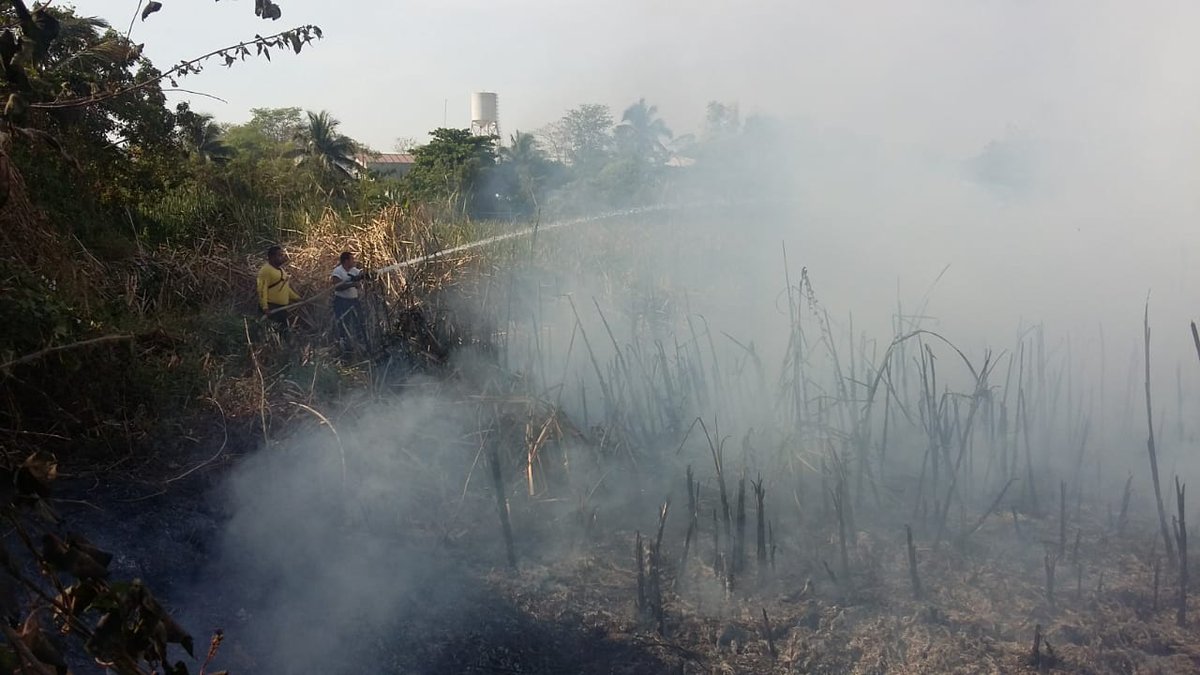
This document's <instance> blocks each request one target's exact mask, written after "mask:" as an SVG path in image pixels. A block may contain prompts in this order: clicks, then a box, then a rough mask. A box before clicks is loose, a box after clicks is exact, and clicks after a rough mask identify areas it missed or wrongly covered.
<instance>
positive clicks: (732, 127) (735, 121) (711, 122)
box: [704, 101, 742, 141]
mask: <svg viewBox="0 0 1200 675" xmlns="http://www.w3.org/2000/svg"><path fill="white" fill-rule="evenodd" d="M741 126H742V122H741V114H740V112H739V111H738V105H737V104H736V103H731V104H725V103H721V102H720V101H709V102H708V105H707V106H705V108H704V140H706V141H709V140H714V139H718V138H728V137H730V136H733V135H734V134H736V133H738V131H740V130H741Z"/></svg>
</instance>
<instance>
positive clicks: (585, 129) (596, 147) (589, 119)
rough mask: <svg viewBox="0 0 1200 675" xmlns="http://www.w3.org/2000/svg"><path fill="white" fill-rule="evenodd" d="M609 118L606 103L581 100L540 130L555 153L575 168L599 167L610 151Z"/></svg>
mask: <svg viewBox="0 0 1200 675" xmlns="http://www.w3.org/2000/svg"><path fill="white" fill-rule="evenodd" d="M612 128H613V118H612V113H611V112H610V111H609V109H608V106H604V105H600V104H598V103H585V104H583V105H581V106H579V107H578V108H572V109H571V110H568V111H567V114H566V115H564V116H563V117H562V119H560V120H559V121H557V122H555V123H554V124H552V125H550V128H549V129H548V130H547V131H546V132H545V133H544V136H545V138H546V141H547V143H548V144H549V145H550V146H551V148H552V150H553V152H554V154H555V156H556V157H557V158H558V159H559V160H560V161H563V162H566V163H568V164H570V165H571V166H573V167H575V168H576V169H577V170H580V171H584V172H589V171H596V170H599V168H600V167H601V166H603V165H604V162H606V161H608V158H609V156H610V154H611V151H612V143H613V137H612Z"/></svg>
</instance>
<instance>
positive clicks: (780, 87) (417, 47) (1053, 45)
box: [76, 0, 1200, 152]
mask: <svg viewBox="0 0 1200 675" xmlns="http://www.w3.org/2000/svg"><path fill="white" fill-rule="evenodd" d="M280 4H281V6H282V8H283V18H282V19H281V20H279V21H276V22H269V21H268V22H264V21H261V20H259V19H258V18H257V17H255V16H254V15H253V11H252V3H251V0H221V1H220V2H216V3H214V2H208V1H203V0H164V1H163V5H164V7H163V9H162V11H161V12H159V13H158V14H156V15H153V16H152V17H151V18H150V19H149V20H148V21H146V22H144V23H143V22H141V21H138V22H136V24H135V26H134V30H133V38H134V39H135V41H137V42H145V44H146V52H147V53H148V54H149V55H150V57H151V58H153V59H154V60H155V61H156V63H158V64H159V65H160V66H162V65H165V64H169V63H173V62H177V61H179V60H181V59H184V58H188V57H192V56H196V55H198V54H201V53H203V52H205V51H208V50H210V49H212V48H215V47H218V46H223V45H226V44H231V43H234V42H237V41H239V40H241V39H245V38H248V37H250V36H252V35H254V34H255V33H262V34H268V33H269V32H274V31H277V30H282V29H284V28H287V27H290V26H293V25H298V24H305V23H311V24H316V25H319V26H320V27H321V28H322V29H324V31H325V36H326V38H325V40H324V41H323V42H321V43H320V44H318V45H317V46H316V47H315V48H314V49H313V50H312V51H306V52H305V53H303V54H301V55H299V56H294V55H293V56H286V57H282V56H283V55H281V57H282V58H276V59H275V61H274V62H273V63H266V62H265V61H263V62H255V63H246V64H239V65H237V66H235V67H234V68H233V69H231V70H226V69H224V68H221V67H219V66H216V65H214V67H212V68H211V69H210V70H209V72H206V73H204V74H202V75H200V76H196V77H192V78H189V79H188V83H187V84H186V85H184V86H186V87H188V88H193V89H199V90H202V91H205V92H208V93H211V94H214V95H217V96H220V97H222V98H224V99H226V100H227V101H229V103H228V104H227V105H226V104H222V103H218V102H215V101H210V100H201V101H200V102H198V104H197V107H199V108H202V109H205V110H208V111H210V112H213V113H215V114H216V115H217V116H218V117H219V118H221V119H226V120H234V121H236V120H241V119H244V118H245V117H246V116H247V109H249V108H251V107H256V106H287V105H298V106H303V107H306V108H327V109H329V110H331V111H333V112H334V113H335V114H336V115H337V116H338V117H339V118H340V119H342V120H343V122H344V127H345V131H346V132H347V133H349V134H350V135H352V136H355V137H357V138H360V139H361V140H364V141H366V142H368V143H370V144H372V145H374V146H377V147H380V148H382V149H387V148H390V146H391V145H392V143H393V140H394V139H395V138H396V137H398V136H412V137H418V138H424V135H425V133H426V132H427V131H428V130H430V129H431V128H433V127H435V126H440V125H441V124H442V122H443V114H444V111H445V112H446V114H447V117H446V121H447V123H449V124H450V125H457V126H466V125H467V124H468V122H469V119H468V117H469V95H470V92H472V91H476V90H491V91H496V92H498V93H499V94H500V107H501V124H502V127H503V129H504V130H506V131H512V130H514V129H522V130H526V129H534V128H537V127H540V126H542V125H543V124H545V123H547V122H549V121H551V120H553V119H555V118H556V117H558V116H560V115H561V113H562V112H563V111H564V110H566V109H567V108H569V107H572V106H574V105H577V104H579V103H583V102H592V101H594V102H599V103H606V104H609V105H611V106H613V108H614V110H616V111H617V112H618V114H619V110H620V108H621V107H623V106H625V105H627V104H628V103H630V102H632V101H634V100H636V99H637V98H638V97H639V96H645V97H646V98H647V99H648V100H649V101H650V102H652V103H656V104H657V105H658V106H659V108H660V110H661V112H662V114H663V115H664V117H665V118H666V119H667V121H668V122H669V123H670V124H671V125H672V126H673V127H674V128H675V129H676V130H677V131H679V132H686V131H691V130H694V129H695V128H696V127H697V126H698V124H699V121H700V119H701V116H702V114H703V107H704V104H705V103H706V102H707V101H709V100H712V99H720V100H725V101H738V102H740V104H741V106H742V110H743V112H744V113H750V112H755V111H762V112H770V113H773V114H779V115H783V116H802V117H805V118H808V119H810V120H813V121H815V122H817V123H819V124H822V125H832V126H837V127H844V128H848V129H853V130H855V131H857V132H859V133H864V134H868V135H871V136H875V137H881V138H884V139H887V140H889V141H892V140H894V141H898V142H903V143H909V142H915V143H917V144H921V145H925V144H932V145H935V146H937V147H940V148H945V149H947V150H949V151H952V152H953V151H959V150H962V149H965V148H973V147H977V146H978V145H979V144H981V142H984V141H986V140H987V139H988V138H990V137H993V136H996V135H998V134H1000V133H1002V132H1003V131H1004V129H1005V128H1006V127H1009V126H1015V127H1019V128H1022V129H1030V130H1036V131H1038V132H1039V133H1043V134H1066V133H1078V134H1086V133H1087V132H1089V131H1095V130H1096V128H1097V126H1100V127H1105V128H1107V129H1108V130H1110V131H1114V130H1112V129H1111V128H1112V127H1114V126H1120V125H1127V126H1131V127H1136V126H1140V125H1146V124H1152V125H1159V124H1161V125H1166V126H1170V125H1174V124H1178V123H1180V122H1181V121H1183V120H1196V119H1200V103H1198V95H1197V94H1198V90H1197V87H1196V86H1195V84H1194V82H1195V79H1196V78H1194V77H1193V74H1194V68H1193V65H1194V64H1195V63H1197V62H1198V61H1200V53H1198V52H1200V48H1197V47H1196V46H1194V45H1193V44H1192V43H1191V41H1190V40H1189V33H1188V27H1189V26H1194V25H1195V20H1196V19H1197V18H1200V6H1197V5H1195V4H1194V3H1185V2H1178V3H1128V2H1095V1H1092V2H1055V3H1043V2H1027V1H1011V2H1010V1H1005V2H999V1H993V2H977V1H964V2H948V1H942V2H920V1H910V2H902V3H897V2H877V3H870V2H867V3H829V2H821V3H815V2H796V1H795V0H787V1H779V0H758V1H753V2H746V3H733V2H714V1H712V0H697V1H694V2H686V3H667V2H661V1H655V0H651V1H647V0H608V1H605V2H596V1H592V2H580V1H578V0H507V1H504V2H495V1H481V0H438V1H436V2H431V1H415V2H414V1H390V0H389V1H378V2H354V3H345V2H328V1H325V2H318V1H317V0H281V2H280ZM136 5H137V3H136V2H132V1H126V0H122V1H121V2H116V1H114V0H78V1H77V3H76V6H77V8H78V9H79V11H80V12H81V13H84V14H91V15H99V16H103V17H105V18H108V19H109V20H110V21H111V22H112V23H113V24H114V25H117V26H120V27H122V28H123V27H125V26H127V25H128V23H129V19H130V17H132V16H133V14H134V10H135V8H136ZM1097 105H1100V106H1104V108H1105V109H1104V110H1103V112H1102V114H1101V115H1100V116H1099V117H1098V118H1092V117H1091V116H1090V115H1089V114H1087V113H1088V111H1089V110H1093V109H1094V106H1097ZM1114 133H1117V134H1120V131H1119V130H1116V131H1114ZM1189 140H1190V141H1194V140H1195V139H1194V138H1192V139H1189ZM1193 149H1195V147H1194V146H1193Z"/></svg>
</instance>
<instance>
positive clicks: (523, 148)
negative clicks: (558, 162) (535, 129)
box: [500, 131, 545, 166]
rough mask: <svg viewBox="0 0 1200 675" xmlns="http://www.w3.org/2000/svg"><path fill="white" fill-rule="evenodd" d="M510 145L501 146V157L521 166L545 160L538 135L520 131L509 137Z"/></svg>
mask: <svg viewBox="0 0 1200 675" xmlns="http://www.w3.org/2000/svg"><path fill="white" fill-rule="evenodd" d="M508 141H509V145H508V147H506V148H500V159H501V160H502V161H505V162H512V163H513V164H517V165H519V166H531V165H533V164H537V163H538V162H542V161H544V160H545V156H544V155H543V154H542V148H541V144H540V143H538V139H537V136H534V135H533V134H527V133H525V132H523V131H518V132H516V133H514V134H513V135H512V136H509V137H508Z"/></svg>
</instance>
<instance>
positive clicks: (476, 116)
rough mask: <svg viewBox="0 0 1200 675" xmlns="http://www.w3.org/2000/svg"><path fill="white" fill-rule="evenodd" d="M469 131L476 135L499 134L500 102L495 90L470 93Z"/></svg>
mask: <svg viewBox="0 0 1200 675" xmlns="http://www.w3.org/2000/svg"><path fill="white" fill-rule="evenodd" d="M471 133H473V134H475V135H476V136H499V135H500V103H499V98H498V97H497V96H496V93H495V92H491V91H477V92H475V93H474V94H471Z"/></svg>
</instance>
